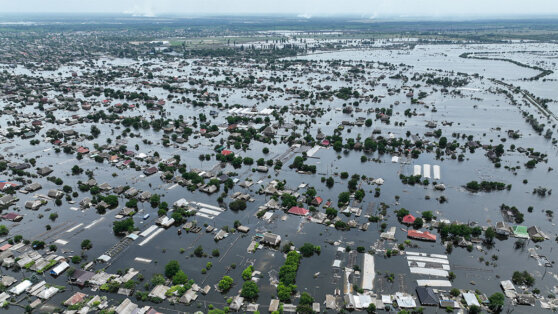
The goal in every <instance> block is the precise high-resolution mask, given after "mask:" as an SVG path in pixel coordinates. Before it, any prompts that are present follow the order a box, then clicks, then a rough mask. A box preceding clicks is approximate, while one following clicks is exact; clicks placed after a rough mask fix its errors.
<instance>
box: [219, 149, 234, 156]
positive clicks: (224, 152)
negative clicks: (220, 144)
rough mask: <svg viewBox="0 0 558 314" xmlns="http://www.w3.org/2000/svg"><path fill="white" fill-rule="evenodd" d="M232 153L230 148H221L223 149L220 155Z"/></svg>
mask: <svg viewBox="0 0 558 314" xmlns="http://www.w3.org/2000/svg"><path fill="white" fill-rule="evenodd" d="M232 153H233V152H231V151H230V150H227V149H223V150H222V151H221V155H223V156H228V155H230V154H232Z"/></svg>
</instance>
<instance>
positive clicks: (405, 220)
mask: <svg viewBox="0 0 558 314" xmlns="http://www.w3.org/2000/svg"><path fill="white" fill-rule="evenodd" d="M415 220H416V218H415V216H413V215H411V214H408V215H406V216H405V217H403V219H402V220H401V222H402V223H404V224H406V225H412V224H413V222H415Z"/></svg>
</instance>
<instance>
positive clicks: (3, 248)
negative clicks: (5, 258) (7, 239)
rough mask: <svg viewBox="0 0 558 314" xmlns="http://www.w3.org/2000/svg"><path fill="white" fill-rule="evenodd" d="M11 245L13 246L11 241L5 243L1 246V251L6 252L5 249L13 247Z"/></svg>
mask: <svg viewBox="0 0 558 314" xmlns="http://www.w3.org/2000/svg"><path fill="white" fill-rule="evenodd" d="M11 247H12V245H11V244H9V243H6V244H4V245H2V246H0V252H4V251H7V250H8V249H9V248H11Z"/></svg>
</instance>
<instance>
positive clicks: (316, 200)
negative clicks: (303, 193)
mask: <svg viewBox="0 0 558 314" xmlns="http://www.w3.org/2000/svg"><path fill="white" fill-rule="evenodd" d="M323 201H324V199H323V198H321V197H319V196H316V197H315V198H314V203H315V204H318V205H320V204H321V203H322V202H323Z"/></svg>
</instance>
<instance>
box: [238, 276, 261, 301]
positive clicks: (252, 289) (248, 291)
mask: <svg viewBox="0 0 558 314" xmlns="http://www.w3.org/2000/svg"><path fill="white" fill-rule="evenodd" d="M258 293H259V289H258V285H257V284H256V283H255V282H253V281H252V280H248V281H245V282H244V284H242V291H241V292H240V295H241V296H242V297H244V298H246V299H248V300H255V299H256V298H257V297H258Z"/></svg>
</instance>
